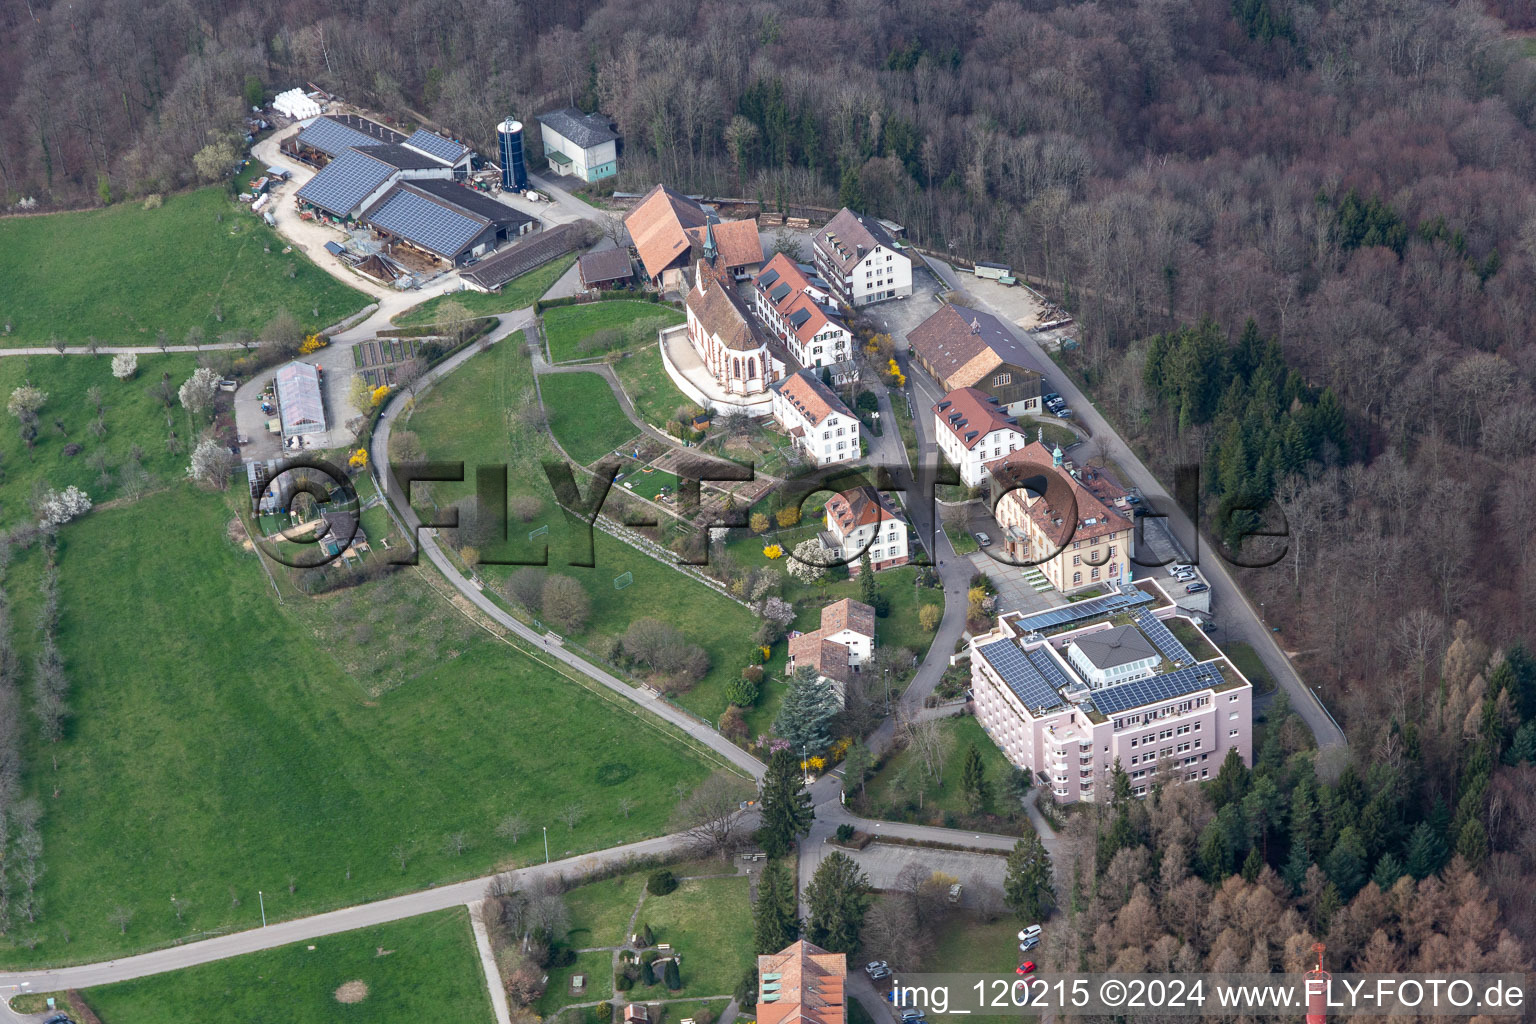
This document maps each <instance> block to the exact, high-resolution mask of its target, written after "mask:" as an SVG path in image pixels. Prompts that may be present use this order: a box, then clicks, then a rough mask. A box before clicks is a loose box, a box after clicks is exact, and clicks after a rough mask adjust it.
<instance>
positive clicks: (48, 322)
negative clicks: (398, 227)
mask: <svg viewBox="0 0 1536 1024" xmlns="http://www.w3.org/2000/svg"><path fill="white" fill-rule="evenodd" d="M220 218H222V222H221V220H220ZM286 245H287V243H286V242H284V241H283V239H282V238H281V237H280V236H279V235H278V234H277V232H275V231H273V230H272V229H271V228H269V227H267V226H266V225H265V224H263V223H262V222H261V221H260V219H259V218H257V217H255V216H253V215H252V214H251V213H250V211H248V210H246V209H245V208H244V207H241V206H239V205H238V204H236V203H232V202H230V200H229V197H228V195H227V194H226V193H225V192H224V190H223V189H222V188H217V187H214V188H203V189H198V190H197V191H195V192H188V193H183V194H180V195H173V196H168V197H166V199H165V204H164V205H163V206H162V207H160V208H159V209H157V210H146V209H144V208H143V207H142V206H141V205H140V204H138V203H123V204H119V205H117V206H110V207H107V208H105V209H101V210H90V211H86V212H82V213H54V214H48V215H45V216H41V217H12V218H8V219H5V220H3V221H0V281H4V282H6V286H5V297H4V299H0V322H8V323H9V324H10V325H11V332H10V333H9V334H6V335H3V336H0V344H4V345H42V344H47V343H48V341H49V339H50V338H52V337H55V336H57V337H59V338H62V339H64V340H65V341H68V342H71V343H73V344H82V343H84V342H85V341H86V340H87V338H89V337H95V338H96V340H97V341H98V342H100V343H102V344H104V345H109V344H110V345H153V344H154V343H155V336H156V332H158V331H161V330H164V331H165V332H166V333H167V334H169V335H170V338H171V340H172V341H173V342H178V343H179V342H181V341H182V340H183V339H184V338H185V337H186V334H187V330H188V328H191V327H194V326H195V327H201V328H202V329H203V330H204V331H205V332H206V334H207V336H208V338H209V340H213V339H214V338H216V337H217V335H219V334H220V333H222V332H224V331H229V330H234V329H236V328H245V329H249V330H259V329H260V328H261V327H263V326H264V325H265V324H266V323H267V322H268V321H269V320H271V319H272V315H273V314H274V313H276V312H277V311H278V310H279V309H284V308H286V309H287V310H288V311H289V312H290V313H292V314H293V315H294V316H296V317H298V319H299V323H300V324H301V325H303V327H304V329H305V330H314V329H316V328H320V327H327V326H329V325H331V324H333V323H335V322H337V321H338V320H342V319H344V318H345V317H347V316H348V315H350V314H352V313H355V312H357V311H358V310H359V309H362V308H363V306H365V305H367V304H368V297H367V296H366V295H364V294H363V293H362V292H359V291H357V290H355V289H353V288H349V287H348V286H347V285H345V284H343V283H341V282H340V281H338V280H337V279H336V278H334V277H332V276H331V275H330V274H327V273H326V272H325V271H323V270H321V269H320V268H319V267H317V266H315V265H314V264H313V263H311V262H310V261H309V258H308V257H306V256H305V255H304V254H303V253H301V252H298V251H297V250H295V251H293V252H290V253H287V254H286V255H285V254H283V252H282V250H283V248H284V247H285V246H286ZM264 249H265V250H269V251H263V250H264ZM216 309H217V310H218V311H221V312H222V313H223V317H224V319H223V322H220V321H219V319H218V317H217V316H216V315H215V311H216Z"/></svg>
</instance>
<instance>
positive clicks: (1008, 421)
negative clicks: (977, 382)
mask: <svg viewBox="0 0 1536 1024" xmlns="http://www.w3.org/2000/svg"><path fill="white" fill-rule="evenodd" d="M933 416H934V421H935V422H936V423H938V424H939V425H940V426H941V427H943V428H944V429H946V430H948V431H949V432H950V433H952V434H954V435H955V438H956V439H957V440H959V442H960V443H961V444H962V445H963V446H964V447H965V449H966V451H970V450H971V449H972V448H974V447H976V446H977V445H978V444H980V443H981V442H982V441H984V440H985V439H986V436H987V435H988V434H990V433H992V431H994V430H1013V431H1016V432H1018V433H1020V434H1022V433H1023V431H1022V430H1020V429H1019V422H1018V420H1016V419H1014V418H1013V417H1012V416H1010V415H1008V413H1007V412H1006V411H1004V410H1003V408H1002V407H1001V406H999V405H998V404H997V399H995V398H993V397H992V396H991V395H989V394H987V393H986V392H985V391H978V390H976V389H975V388H956V389H955V390H953V391H951V392H950V393H949V394H947V395H945V396H944V398H943V399H942V400H941V401H940V402H939V404H938V405H935V406H934V407H933Z"/></svg>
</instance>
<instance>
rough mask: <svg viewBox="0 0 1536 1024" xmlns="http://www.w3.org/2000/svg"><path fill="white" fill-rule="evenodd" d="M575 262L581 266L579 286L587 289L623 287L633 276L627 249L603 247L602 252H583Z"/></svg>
mask: <svg viewBox="0 0 1536 1024" xmlns="http://www.w3.org/2000/svg"><path fill="white" fill-rule="evenodd" d="M577 263H578V265H579V266H580V267H581V286H582V287H583V288H585V289H586V290H587V291H598V290H600V289H603V288H623V287H625V286H627V285H628V284H629V283H630V282H631V281H633V280H634V277H635V268H634V267H633V266H631V265H630V262H629V250H628V249H604V250H603V251H602V252H589V253H583V254H582V257H581V259H580V260H578V261H577Z"/></svg>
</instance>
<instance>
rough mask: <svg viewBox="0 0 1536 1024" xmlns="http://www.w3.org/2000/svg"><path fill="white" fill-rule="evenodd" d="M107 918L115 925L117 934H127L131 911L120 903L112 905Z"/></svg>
mask: <svg viewBox="0 0 1536 1024" xmlns="http://www.w3.org/2000/svg"><path fill="white" fill-rule="evenodd" d="M107 920H108V921H110V922H112V923H113V924H115V925H117V933H118V934H119V935H127V934H128V924H129V922H130V921H132V920H133V911H131V910H129V909H128V908H127V907H125V906H121V905H119V906H116V907H113V908H112V913H110V914H108V915H107Z"/></svg>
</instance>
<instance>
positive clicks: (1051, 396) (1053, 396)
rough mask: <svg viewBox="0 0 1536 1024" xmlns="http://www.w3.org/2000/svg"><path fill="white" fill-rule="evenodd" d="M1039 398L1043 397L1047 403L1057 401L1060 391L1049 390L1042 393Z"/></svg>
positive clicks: (1059, 398)
mask: <svg viewBox="0 0 1536 1024" xmlns="http://www.w3.org/2000/svg"><path fill="white" fill-rule="evenodd" d="M1041 398H1042V399H1044V400H1045V401H1046V402H1048V403H1049V402H1059V401H1061V393H1060V392H1058V391H1050V392H1047V393H1046V394H1044V395H1042V396H1041Z"/></svg>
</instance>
